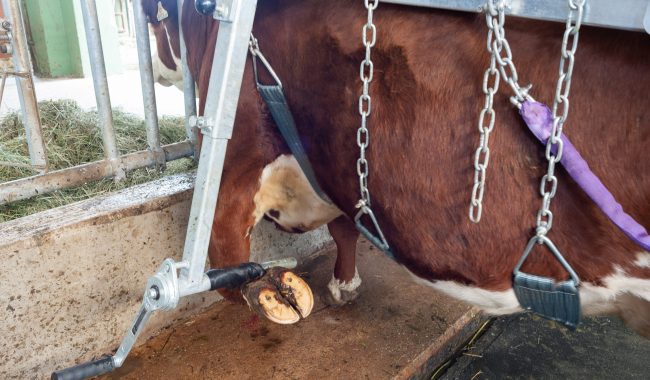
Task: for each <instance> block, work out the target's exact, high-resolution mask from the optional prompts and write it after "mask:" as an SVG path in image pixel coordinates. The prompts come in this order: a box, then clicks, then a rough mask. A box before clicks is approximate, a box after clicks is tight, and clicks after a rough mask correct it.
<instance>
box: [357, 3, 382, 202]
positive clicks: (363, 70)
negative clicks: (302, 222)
mask: <svg viewBox="0 0 650 380" xmlns="http://www.w3.org/2000/svg"><path fill="white" fill-rule="evenodd" d="M364 1H365V6H366V9H367V10H368V20H367V22H366V24H365V25H364V26H363V30H362V41H363V46H364V47H365V48H366V55H365V58H364V59H363V61H361V66H360V67H359V77H360V78H361V82H362V83H363V92H362V94H361V96H359V114H360V115H361V126H360V127H359V129H358V130H357V145H358V146H359V159H358V160H357V174H358V175H359V192H360V196H361V198H360V199H359V205H358V206H357V207H362V206H368V207H369V206H370V190H368V159H367V158H366V149H367V148H368V145H369V144H370V132H369V130H368V117H369V116H370V113H371V112H372V98H371V97H370V93H369V90H370V83H371V82H372V79H373V76H374V64H373V62H372V59H371V56H370V54H371V51H372V47H373V46H375V43H376V42H377V28H376V27H375V24H374V23H373V14H374V10H375V9H377V6H378V5H379V0H364Z"/></svg>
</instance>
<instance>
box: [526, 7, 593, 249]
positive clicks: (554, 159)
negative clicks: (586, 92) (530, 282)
mask: <svg viewBox="0 0 650 380" xmlns="http://www.w3.org/2000/svg"><path fill="white" fill-rule="evenodd" d="M568 2H569V16H568V17H567V22H566V30H565V32H564V36H563V38H562V55H561V56H560V69H559V77H558V81H557V86H556V88H555V97H554V98H553V129H552V130H551V136H550V138H549V139H548V141H547V142H546V159H547V160H548V170H547V172H546V174H544V176H543V177H542V180H541V183H540V189H539V191H540V195H541V196H542V207H541V208H540V209H539V211H538V212H537V220H536V224H537V235H538V236H544V235H546V234H547V233H548V231H550V229H551V227H552V226H553V213H552V212H551V201H552V200H553V198H554V197H555V194H556V193H557V177H556V176H555V164H557V163H558V162H560V160H562V152H563V148H564V143H563V141H562V130H563V128H564V123H565V122H566V119H567V116H568V115H569V92H570V91H571V77H572V76H573V65H574V63H575V53H576V51H577V49H578V35H579V32H580V26H581V24H582V16H583V13H584V5H585V2H586V0H568ZM549 184H550V186H549Z"/></svg>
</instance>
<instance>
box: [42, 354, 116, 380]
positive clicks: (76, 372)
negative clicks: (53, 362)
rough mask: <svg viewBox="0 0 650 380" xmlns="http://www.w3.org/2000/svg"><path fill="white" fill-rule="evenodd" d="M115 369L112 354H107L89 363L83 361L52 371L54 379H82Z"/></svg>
mask: <svg viewBox="0 0 650 380" xmlns="http://www.w3.org/2000/svg"><path fill="white" fill-rule="evenodd" d="M114 369H115V365H114V364H113V357H112V356H105V357H103V358H101V359H97V360H94V361H92V362H88V363H82V364H79V365H76V366H74V367H70V368H66V369H62V370H60V371H56V372H52V377H51V379H52V380H82V379H88V378H90V377H95V376H99V375H103V374H105V373H108V372H111V371H112V370H114Z"/></svg>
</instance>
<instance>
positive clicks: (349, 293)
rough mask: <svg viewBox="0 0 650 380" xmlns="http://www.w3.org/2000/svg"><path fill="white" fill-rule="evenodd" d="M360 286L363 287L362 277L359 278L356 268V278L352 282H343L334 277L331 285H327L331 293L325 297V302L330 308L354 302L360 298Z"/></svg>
mask: <svg viewBox="0 0 650 380" xmlns="http://www.w3.org/2000/svg"><path fill="white" fill-rule="evenodd" d="M359 286H361V277H359V272H358V271H357V269H356V268H354V277H352V280H350V282H343V281H341V280H339V279H338V278H336V277H334V276H332V279H331V280H330V282H329V284H327V290H329V291H328V293H327V295H326V296H325V302H326V303H327V304H328V305H330V306H341V305H345V304H346V303H348V302H351V301H354V300H355V299H356V298H357V297H358V296H359V292H358V291H357V289H359Z"/></svg>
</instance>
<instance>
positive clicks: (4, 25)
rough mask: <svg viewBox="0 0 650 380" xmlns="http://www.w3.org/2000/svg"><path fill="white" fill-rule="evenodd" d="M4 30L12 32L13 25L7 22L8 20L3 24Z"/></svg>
mask: <svg viewBox="0 0 650 380" xmlns="http://www.w3.org/2000/svg"><path fill="white" fill-rule="evenodd" d="M2 29H4V30H6V31H10V30H11V23H10V22H9V21H7V20H5V21H3V22H2Z"/></svg>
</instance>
